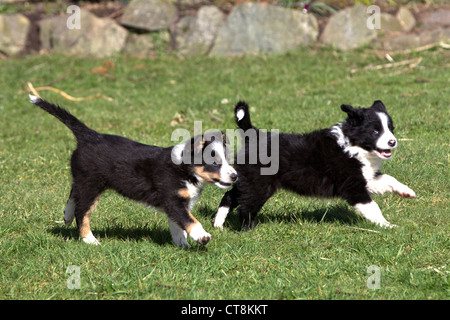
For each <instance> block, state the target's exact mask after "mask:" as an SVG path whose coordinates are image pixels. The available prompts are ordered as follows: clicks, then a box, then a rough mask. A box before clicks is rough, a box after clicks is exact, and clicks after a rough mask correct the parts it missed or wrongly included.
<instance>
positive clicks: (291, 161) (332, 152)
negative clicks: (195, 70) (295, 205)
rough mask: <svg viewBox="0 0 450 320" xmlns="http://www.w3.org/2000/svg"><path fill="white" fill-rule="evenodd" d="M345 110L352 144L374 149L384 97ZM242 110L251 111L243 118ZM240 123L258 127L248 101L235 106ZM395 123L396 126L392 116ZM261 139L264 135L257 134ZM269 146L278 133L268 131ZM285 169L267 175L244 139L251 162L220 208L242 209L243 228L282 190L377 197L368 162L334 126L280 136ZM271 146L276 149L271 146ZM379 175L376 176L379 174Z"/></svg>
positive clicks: (360, 199) (240, 168)
mask: <svg viewBox="0 0 450 320" xmlns="http://www.w3.org/2000/svg"><path fill="white" fill-rule="evenodd" d="M341 109H342V110H343V111H344V112H346V113H347V114H348V119H346V121H345V122H344V123H343V124H342V131H343V132H344V134H345V136H346V137H349V138H350V140H351V141H350V142H351V143H352V144H354V145H357V146H360V147H362V148H363V149H366V150H367V151H372V150H373V149H374V148H375V146H374V141H375V139H376V137H373V135H369V136H368V134H367V131H368V130H369V131H374V130H377V131H379V132H380V131H381V130H382V128H380V121H379V118H378V122H377V121H372V120H371V119H372V117H373V115H374V114H375V112H376V111H380V112H386V109H385V107H384V105H383V104H382V102H381V101H375V102H374V105H373V106H372V107H371V108H368V109H360V108H353V107H352V106H349V105H342V107H341ZM240 110H242V111H243V112H244V113H245V115H244V117H242V113H241V117H242V118H241V119H239V118H238V117H237V114H238V112H239V111H240ZM235 115H236V121H237V124H238V126H239V127H240V128H241V129H243V130H244V131H246V130H256V131H257V133H258V131H259V130H258V129H256V128H255V127H253V125H252V124H251V121H250V113H249V108H248V105H247V104H246V103H245V102H242V101H241V102H239V103H238V104H237V105H236V108H235ZM389 126H390V128H391V129H392V130H393V126H392V119H391V118H390V117H389ZM256 136H257V137H260V136H259V135H258V134H256ZM264 137H265V139H267V144H268V145H270V144H271V139H272V135H271V134H270V133H266V134H265V135H264ZM279 146H280V147H279V170H278V172H277V173H276V174H275V175H261V173H260V169H261V168H262V167H263V165H262V164H261V163H260V162H259V161H258V163H257V164H249V163H248V156H249V152H250V151H249V144H248V142H244V148H243V149H242V150H241V151H240V152H245V154H246V161H245V163H237V164H236V165H235V168H236V171H237V173H238V176H239V180H238V181H237V182H236V183H235V184H234V186H233V188H232V189H231V190H230V191H228V192H226V193H225V195H224V197H223V199H222V201H221V203H220V206H219V207H225V208H227V207H228V208H229V210H230V211H231V210H233V209H234V208H236V207H238V209H237V212H238V216H239V219H240V222H241V223H242V225H243V227H245V228H250V227H252V226H254V224H255V218H256V215H257V213H258V212H259V211H260V209H261V208H262V206H263V205H264V203H265V202H266V201H267V200H268V199H269V198H270V197H271V196H272V195H273V194H274V193H275V192H276V191H277V190H278V189H280V188H283V189H286V190H290V191H292V192H295V193H297V194H299V195H305V196H316V197H327V198H329V197H341V198H343V199H345V200H346V201H347V202H348V203H349V204H350V205H355V204H361V203H362V204H366V203H369V202H371V197H370V194H369V192H368V190H367V189H366V183H367V180H366V178H365V177H364V175H363V173H362V163H361V162H360V161H359V160H358V159H356V158H355V157H352V156H350V155H349V154H348V153H347V152H345V151H344V150H343V147H342V146H341V145H339V144H338V143H337V137H336V134H335V133H333V132H332V128H328V129H323V130H317V131H314V132H311V133H307V134H302V135H299V134H287V133H280V134H279ZM268 149H269V150H270V148H268ZM373 178H375V176H374V177H373Z"/></svg>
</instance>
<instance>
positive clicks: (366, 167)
mask: <svg viewBox="0 0 450 320" xmlns="http://www.w3.org/2000/svg"><path fill="white" fill-rule="evenodd" d="M331 133H333V134H334V136H335V137H336V139H337V144H338V145H339V146H340V147H341V148H342V149H344V152H346V153H347V154H348V155H349V156H350V157H351V158H356V159H358V160H359V161H360V162H361V163H362V165H363V166H362V172H363V175H364V178H365V179H366V180H367V181H368V180H372V179H373V178H374V177H375V174H376V173H377V172H378V171H379V170H380V168H381V159H380V157H378V156H377V155H376V154H375V153H371V152H368V151H367V150H364V149H363V148H361V147H358V146H352V145H351V144H350V141H349V139H348V138H347V137H346V136H345V135H344V133H343V132H342V124H341V123H339V124H337V125H334V126H333V127H331Z"/></svg>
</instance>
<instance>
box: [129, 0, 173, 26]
mask: <svg viewBox="0 0 450 320" xmlns="http://www.w3.org/2000/svg"><path fill="white" fill-rule="evenodd" d="M177 15H178V14H177V8H176V7H175V5H174V4H173V3H171V2H168V1H161V0H132V1H131V2H130V3H129V4H128V5H127V6H126V7H125V10H124V13H123V16H122V18H121V20H120V23H121V24H122V25H124V26H126V27H132V28H136V29H142V30H146V31H156V30H162V29H167V28H169V26H170V25H171V24H172V23H174V22H175V20H176V19H177Z"/></svg>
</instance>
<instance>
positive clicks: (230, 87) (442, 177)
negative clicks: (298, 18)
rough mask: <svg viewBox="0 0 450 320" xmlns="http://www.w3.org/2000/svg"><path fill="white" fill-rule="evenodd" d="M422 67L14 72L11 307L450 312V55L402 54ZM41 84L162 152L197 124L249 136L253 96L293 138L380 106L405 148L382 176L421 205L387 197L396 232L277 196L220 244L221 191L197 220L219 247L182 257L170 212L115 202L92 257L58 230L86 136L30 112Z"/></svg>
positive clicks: (273, 60)
mask: <svg viewBox="0 0 450 320" xmlns="http://www.w3.org/2000/svg"><path fill="white" fill-rule="evenodd" d="M419 57H422V58H423V60H422V61H421V63H420V64H419V65H417V66H415V67H414V66H410V67H408V66H400V67H393V68H383V69H379V70H374V69H364V67H365V66H367V65H369V64H374V65H378V64H380V65H381V64H384V63H387V61H385V60H383V59H381V58H380V57H379V56H378V55H377V54H376V53H375V52H374V51H372V50H371V49H365V50H360V51H358V52H354V53H340V52H335V51H332V50H327V49H320V50H318V51H315V50H313V49H302V50H299V51H298V52H295V53H289V54H284V55H278V56H270V57H268V56H259V57H246V58H233V59H223V58H192V59H177V58H176V57H172V56H166V57H157V58H154V59H137V58H131V57H126V56H116V57H114V58H109V59H94V58H92V59H87V58H78V57H65V56H59V55H42V56H27V57H24V58H21V59H9V60H1V61H0V83H1V85H2V90H1V93H0V134H1V139H0V168H1V177H2V178H1V185H0V193H1V203H0V265H1V266H2V267H1V269H0V298H2V299H448V297H449V291H448V290H449V285H448V275H449V270H450V269H449V267H448V263H449V259H450V255H449V247H450V243H449V210H448V208H449V205H450V203H449V188H448V183H449V166H448V161H449V129H450V126H449V119H450V115H449V110H450V108H449V101H450V87H449V69H450V68H449V67H450V64H449V61H450V51H445V50H443V49H433V50H429V51H425V52H421V53H412V54H407V55H394V59H396V61H403V60H406V59H415V58H419ZM352 69H356V70H358V71H357V72H355V73H353V74H351V73H350V71H351V70H352ZM27 81H30V82H32V84H33V85H34V86H35V87H41V86H48V85H50V86H53V87H55V88H58V89H60V90H63V91H64V92H66V93H68V94H70V95H72V96H75V97H87V96H91V95H96V94H101V95H104V96H106V97H110V98H111V99H105V98H102V97H100V98H96V99H92V100H87V101H79V102H74V101H69V100H66V99H65V98H63V97H62V96H61V95H59V94H58V93H55V92H52V91H40V94H41V96H42V97H43V98H45V99H48V100H50V101H53V102H55V103H58V104H60V105H62V106H64V107H65V108H66V109H68V110H70V112H72V113H73V114H74V115H76V116H77V117H78V118H80V119H81V120H83V121H84V122H85V123H86V124H88V125H89V126H90V127H92V128H94V129H96V130H98V131H100V132H104V133H113V134H119V135H123V136H126V137H129V138H131V139H134V140H138V141H140V142H143V143H147V144H157V145H162V146H169V145H173V144H176V143H178V141H171V134H172V132H173V131H174V129H176V128H186V129H188V130H190V132H193V130H194V121H202V127H203V130H207V129H212V128H216V129H222V130H224V129H227V128H229V129H232V128H235V124H234V118H233V105H234V103H235V102H237V101H238V100H239V99H245V100H246V101H248V102H249V104H250V106H251V108H252V109H251V110H252V112H253V113H252V120H253V123H254V124H255V125H257V126H258V127H260V128H267V129H279V130H280V131H283V132H307V131H310V130H313V129H318V128H325V127H330V126H331V125H333V124H335V123H337V122H339V121H341V120H343V118H344V113H343V112H342V111H340V108H339V107H340V105H341V104H343V103H345V104H352V105H354V106H366V107H367V106H370V105H371V104H372V102H373V101H374V100H378V99H381V100H382V101H383V102H384V103H385V105H386V106H387V108H388V111H389V112H390V114H391V115H392V117H393V119H394V124H395V127H396V129H395V130H396V131H395V133H396V137H397V138H398V139H399V148H398V149H397V150H396V151H395V154H394V158H393V159H392V160H390V161H387V162H385V164H384V167H383V171H384V172H386V173H388V174H390V175H392V176H394V177H396V178H397V179H398V180H399V181H401V182H403V183H405V184H406V185H408V186H409V187H411V188H412V189H413V190H414V191H415V192H416V194H417V195H418V196H417V198H416V199H413V200H408V199H402V198H400V197H398V196H396V195H385V196H376V197H374V199H375V200H376V202H377V203H378V204H379V206H380V208H381V210H382V212H383V214H384V216H385V217H386V218H387V220H388V221H390V222H391V223H394V224H396V225H398V226H399V227H398V228H394V229H383V228H379V227H377V226H375V225H373V224H370V223H368V222H366V221H364V220H363V219H361V218H359V217H357V216H356V214H355V213H354V212H353V211H352V209H351V208H350V207H349V206H348V205H347V204H345V203H344V202H343V201H341V200H338V199H335V200H332V199H330V200H318V199H313V198H305V197H299V196H296V195H293V194H290V193H288V192H279V193H277V194H276V195H275V196H273V197H272V198H271V199H270V200H269V201H268V202H267V203H266V205H265V206H264V208H263V209H262V211H261V212H260V214H259V216H258V217H259V224H258V225H257V227H256V228H254V229H253V230H251V231H241V230H240V227H239V222H238V219H237V217H236V215H235V214H231V215H230V216H229V219H228V220H227V221H226V223H225V226H224V230H223V231H220V230H216V229H214V227H213V217H214V214H215V212H216V209H217V207H218V204H219V202H220V200H221V197H222V195H223V190H220V189H218V188H215V187H212V186H208V187H207V188H206V189H205V190H204V191H203V194H202V196H201V198H200V200H199V201H198V203H197V206H196V207H195V208H194V210H193V213H194V215H195V216H196V217H197V218H198V219H199V220H200V222H201V223H202V224H203V226H204V227H205V229H206V230H207V231H208V232H210V233H211V234H212V235H213V240H212V241H211V242H210V243H209V244H208V245H207V246H206V247H203V246H201V245H198V244H194V243H192V241H191V240H189V241H191V244H192V248H191V249H179V248H177V247H176V246H174V245H173V244H172V241H171V237H170V233H169V229H168V224H167V219H166V217H165V216H164V215H163V214H161V213H158V212H156V211H154V210H150V209H147V208H145V207H144V206H143V205H142V204H139V203H135V202H132V201H130V200H126V199H124V198H122V197H120V196H118V195H117V194H115V193H114V192H106V193H104V194H103V196H102V198H101V199H100V202H99V205H98V207H97V209H96V211H95V212H94V213H93V216H92V220H91V226H92V229H93V233H94V235H95V236H96V237H97V239H99V241H100V242H101V244H102V245H101V246H88V245H86V244H84V243H82V242H80V241H79V240H78V232H77V230H76V227H75V225H73V226H71V227H66V226H65V225H64V224H60V223H57V222H58V221H61V220H62V218H63V210H64V208H65V204H66V201H67V198H68V195H69V191H70V180H71V177H70V168H69V159H70V155H71V152H72V150H73V149H74V147H75V141H74V138H73V136H72V133H71V132H70V130H68V129H67V128H66V127H65V126H64V125H62V124H61V123H60V122H58V121H57V120H56V119H55V118H53V117H52V116H50V115H48V114H46V113H45V112H43V111H42V110H39V109H38V108H36V107H34V106H33V105H31V104H30V103H28V93H27V92H26V89H27V86H26V82H27ZM70 266H76V267H75V268H76V270H78V272H79V276H80V281H79V282H78V283H76V282H73V281H72V280H73V279H74V278H73V276H74V275H75V276H76V274H77V273H74V274H71V273H70V272H69V273H67V272H66V271H68V270H73V267H70ZM371 266H373V267H371ZM368 270H369V271H370V270H377V272H375V273H371V272H368ZM378 275H379V277H378ZM374 277H378V278H376V279H375V280H376V281H375V282H372V280H371V279H374ZM368 280H369V286H368ZM378 280H379V281H378ZM377 281H378V282H377ZM370 284H372V285H370ZM373 284H376V285H375V288H374V285H373ZM369 287H370V288H369ZM376 288H378V289H376Z"/></svg>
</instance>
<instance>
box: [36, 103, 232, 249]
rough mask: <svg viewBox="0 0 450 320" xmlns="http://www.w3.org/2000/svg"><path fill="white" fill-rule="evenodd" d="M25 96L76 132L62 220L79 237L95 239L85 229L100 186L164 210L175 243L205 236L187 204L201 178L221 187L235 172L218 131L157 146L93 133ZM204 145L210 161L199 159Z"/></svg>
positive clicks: (200, 240) (67, 115) (207, 238)
mask: <svg viewBox="0 0 450 320" xmlns="http://www.w3.org/2000/svg"><path fill="white" fill-rule="evenodd" d="M30 100H31V102H32V103H34V104H35V105H37V106H38V107H40V108H42V109H43V110H45V111H47V112H48V113H50V114H51V115H53V116H55V117H56V118H57V119H59V120H60V121H61V122H62V123H64V124H65V125H66V126H67V127H68V128H69V129H70V130H72V132H73V133H74V135H75V137H76V140H77V148H76V150H75V151H74V152H73V154H72V158H71V170H72V177H73V183H72V190H71V191H70V196H69V200H68V201H67V207H66V209H65V210H64V221H65V223H66V225H68V226H69V225H70V224H71V223H72V222H73V219H74V218H75V219H76V222H77V226H78V229H79V232H80V236H81V238H82V240H83V241H84V242H86V243H90V244H96V245H97V244H99V242H98V241H97V239H96V238H95V237H94V235H93V234H92V232H91V228H90V217H91V213H92V211H93V210H94V209H95V207H96V205H97V202H98V200H99V198H100V195H101V194H102V192H103V191H105V190H106V189H113V190H115V191H117V192H118V193H119V194H121V195H123V196H125V197H128V198H130V199H133V200H136V201H139V202H142V203H144V204H146V205H148V206H150V207H155V208H157V209H159V210H162V211H163V212H165V213H166V214H167V216H168V220H169V228H170V233H171V235H172V239H173V241H174V242H175V244H176V245H178V246H184V247H189V244H188V242H187V234H189V236H190V237H191V238H192V239H194V240H195V241H197V242H198V243H200V244H203V245H204V244H206V243H208V242H209V241H210V240H211V235H210V234H209V233H207V232H206V231H205V230H204V229H203V227H202V225H201V223H200V222H198V220H197V219H196V218H195V217H194V216H193V215H192V214H191V210H192V208H193V207H194V204H195V201H196V200H197V198H198V196H199V195H200V192H201V191H202V188H203V186H204V185H205V183H211V184H214V185H216V186H218V187H219V188H224V189H225V188H228V187H229V186H231V184H232V182H233V181H235V180H236V178H237V175H236V171H235V170H234V169H233V167H231V166H230V165H229V163H228V160H227V157H226V155H227V152H226V144H225V141H226V138H225V136H224V134H223V133H222V132H220V131H217V132H215V133H211V134H209V135H206V134H205V135H197V136H195V137H194V138H192V139H190V140H188V141H187V142H185V143H183V144H180V145H176V146H173V147H168V148H162V147H158V146H150V145H145V144H142V143H139V142H136V141H133V140H130V139H127V138H124V137H120V136H116V135H109V134H101V133H98V132H96V131H95V130H92V129H90V128H88V127H87V126H86V125H85V124H84V123H82V122H81V121H79V120H78V119H77V118H75V117H74V116H73V115H72V114H70V113H69V112H68V111H66V110H64V109H63V108H60V107H59V106H55V105H53V104H51V103H49V102H47V101H44V100H42V99H40V98H38V97H35V96H32V95H30ZM205 150H208V151H209V152H210V154H211V156H210V157H211V158H212V161H209V162H205V159H204V157H203V152H204V151H205ZM194 158H195V159H194ZM198 159H200V160H199V161H194V160H198ZM186 160H187V161H186Z"/></svg>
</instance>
